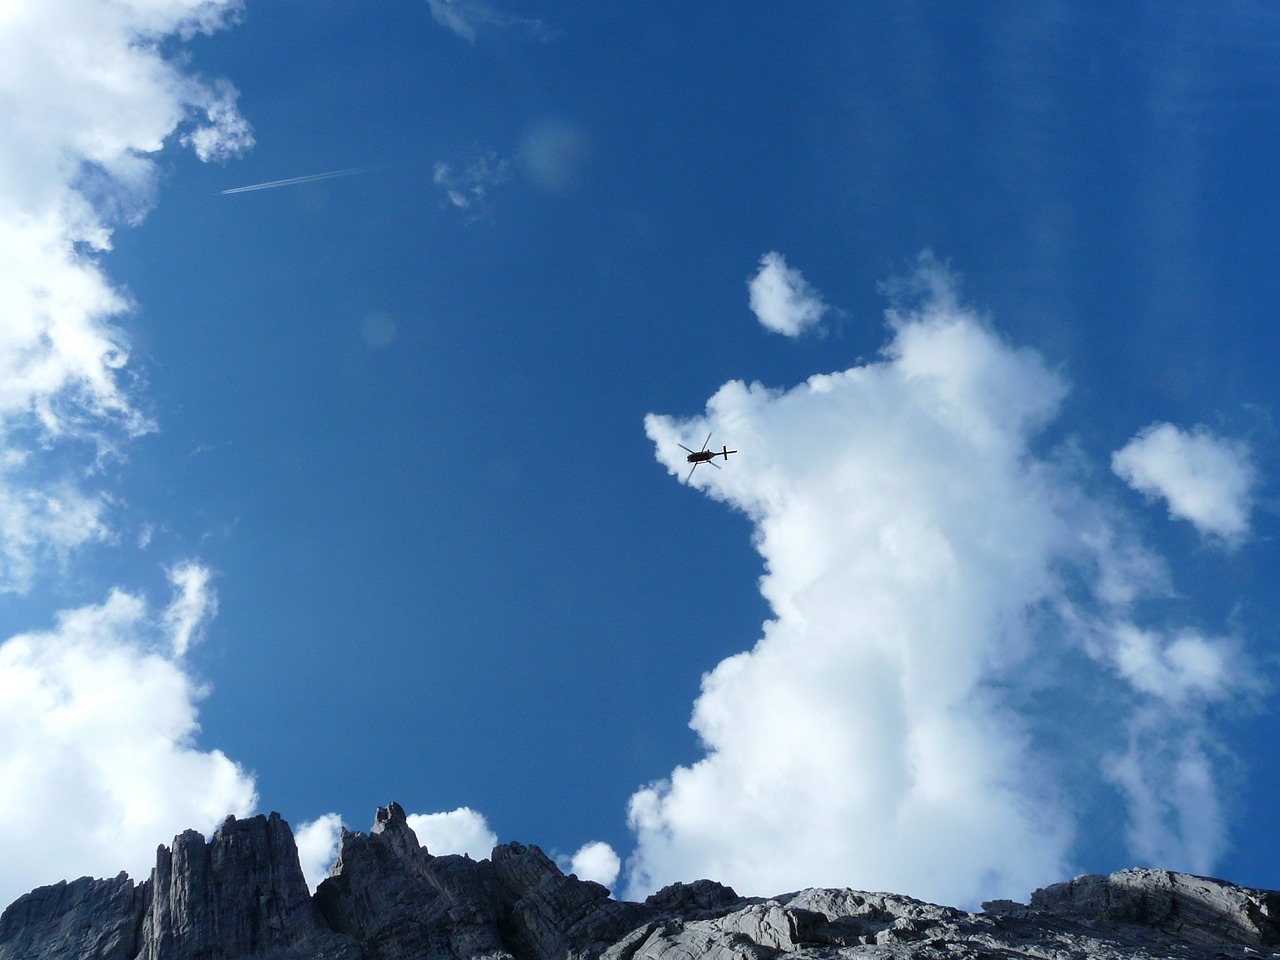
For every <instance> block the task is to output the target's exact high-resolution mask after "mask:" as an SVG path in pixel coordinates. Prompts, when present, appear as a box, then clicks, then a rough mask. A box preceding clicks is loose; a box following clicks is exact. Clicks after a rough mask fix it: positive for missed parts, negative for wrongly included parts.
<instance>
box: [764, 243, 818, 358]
mask: <svg viewBox="0 0 1280 960" xmlns="http://www.w3.org/2000/svg"><path fill="white" fill-rule="evenodd" d="M747 288H748V291H749V295H750V303H751V312H752V313H754V314H755V315H756V319H757V320H759V321H760V324H761V326H763V327H764V328H765V329H766V330H772V331H773V332H774V333H781V334H783V335H784V336H788V337H798V336H800V334H802V333H805V332H806V331H808V330H812V329H814V328H815V327H816V326H817V325H818V322H819V321H820V320H821V319H822V316H823V314H825V313H826V312H827V305H826V304H825V303H823V302H822V294H820V293H818V291H817V290H815V289H813V287H811V286H810V285H809V283H808V281H807V280H805V278H804V277H803V275H801V273H800V271H799V270H796V269H795V268H794V267H788V266H787V261H786V258H785V257H783V256H782V254H780V253H776V252H770V253H766V254H765V255H764V256H762V257H761V258H760V270H759V272H758V273H757V274H756V275H755V276H754V277H752V278H751V281H750V283H748V284H747Z"/></svg>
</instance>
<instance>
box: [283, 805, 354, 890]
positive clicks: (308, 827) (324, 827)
mask: <svg viewBox="0 0 1280 960" xmlns="http://www.w3.org/2000/svg"><path fill="white" fill-rule="evenodd" d="M341 836H342V818H341V817H340V816H338V815H337V814H336V813H325V814H321V815H320V816H318V817H316V819H314V820H311V821H308V822H306V823H303V824H301V825H299V827H298V829H297V830H295V831H294V832H293V839H294V842H295V843H296V844H297V845H298V861H299V862H300V863H301V864H302V875H303V876H304V877H306V878H307V887H308V889H310V890H311V892H312V893H315V892H316V887H318V886H320V881H322V880H324V878H325V877H327V876H328V875H329V868H330V867H332V866H333V861H334V860H336V859H337V858H338V840H339V838H340V837H341Z"/></svg>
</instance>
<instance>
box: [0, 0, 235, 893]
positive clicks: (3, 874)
mask: <svg viewBox="0 0 1280 960" xmlns="http://www.w3.org/2000/svg"><path fill="white" fill-rule="evenodd" d="M239 6H240V5H239V3H238V2H235V0H166V2H164V3H149V4H111V3H101V2H99V0H63V2H60V3H56V4H55V3H17V4H8V5H5V6H4V13H3V15H2V16H0V127H2V128H3V129H4V130H5V136H4V137H3V138H0V262H3V263H4V265H5V268H4V270H3V271H0V316H3V317H4V321H3V323H0V590H3V591H26V590H29V589H30V588H31V586H32V585H33V584H34V583H36V582H37V581H38V580H39V579H40V578H42V577H50V576H53V577H57V576H59V575H60V574H61V573H62V572H64V571H65V570H66V569H67V567H68V565H69V564H73V563H74V562H75V556H76V552H77V549H78V548H80V547H82V546H84V545H85V544H88V543H92V542H102V541H109V540H111V539H112V538H114V537H115V536H116V534H115V532H114V531H113V530H112V526H111V521H112V508H113V501H112V499H111V496H110V494H109V493H108V490H109V489H110V488H111V485H110V484H109V482H108V481H109V477H108V473H109V471H110V470H111V469H113V467H114V466H115V465H116V464H118V463H120V462H122V456H121V455H122V453H123V450H124V448H125V447H126V446H127V444H128V443H129V441H130V440H131V439H133V438H135V437H137V436H138V435H140V434H142V433H145V432H147V431H149V430H153V429H155V426H154V424H153V423H152V422H151V421H150V420H149V419H148V418H147V417H146V416H144V415H143V414H142V413H141V412H140V411H139V409H138V407H139V404H138V403H137V402H136V400H135V397H134V396H133V395H132V394H131V390H130V386H129V384H130V380H129V379H128V378H127V376H126V374H125V371H126V368H127V365H128V362H129V343H128V337H127V336H126V335H125V332H124V330H123V329H122V327H121V325H120V320H121V318H122V317H123V316H124V315H125V314H126V313H127V312H128V310H129V308H130V305H131V304H130V298H129V296H128V295H127V293H125V292H124V291H122V290H120V289H118V288H117V287H116V286H115V285H114V284H113V283H112V282H111V280H110V279H109V278H108V276H107V275H106V273H105V271H104V269H103V266H102V263H101V259H100V258H101V255H102V254H103V253H104V252H105V251H108V250H109V249H110V248H111V240H112V234H113V231H114V230H115V229H116V228H117V227H119V226H120V225H129V224H134V223H137V222H138V221H139V220H140V219H141V218H142V217H143V216H144V215H145V214H146V213H147V211H148V210H149V209H150V207H151V205H152V203H153V202H154V199H155V195H156V189H157V182H158V173H157V166H156V162H155V155H156V154H157V153H158V152H159V151H160V150H161V149H162V147H163V146H164V144H165V143H166V142H168V141H170V140H172V139H173V138H175V137H176V138H177V139H179V140H180V141H181V142H182V143H184V144H185V145H186V146H188V147H189V148H190V149H192V150H194V151H195V153H196V154H197V155H198V156H199V157H200V158H201V159H202V160H222V159H226V158H227V157H230V156H233V155H235V154H236V153H238V152H240V151H242V150H244V149H247V148H248V147H249V146H250V145H251V144H252V133H251V132H250V129H249V126H248V124H247V123H246V122H245V121H244V119H243V118H242V117H241V116H240V115H239V113H238V112H237V110H236V106H235V103H236V92H235V90H234V88H232V87H231V86H230V84H227V83H225V82H220V81H204V80H201V79H198V78H197V77H195V76H194V75H192V74H191V73H190V72H188V68H187V66H186V64H185V61H184V60H183V59H182V58H181V55H178V56H176V57H174V58H173V59H166V58H165V56H164V55H163V51H165V50H166V49H169V48H170V47H171V44H169V43H168V42H167V41H168V38H170V37H172V36H173V35H175V34H176V35H178V36H180V37H186V38H189V37H190V36H191V35H193V34H194V33H197V32H201V31H204V32H208V31H212V30H216V29H218V28H220V27H221V26H223V25H225V24H226V23H227V22H228V20H229V19H230V18H231V17H233V16H234V15H235V14H236V12H237V11H238V10H239ZM169 574H170V582H171V585H172V587H173V589H174V600H173V602H172V603H171V604H170V605H168V606H167V607H165V608H164V610H162V611H159V612H156V611H153V610H152V608H151V607H150V606H149V605H148V603H147V602H146V601H145V600H144V599H143V598H142V597H141V596H139V595H137V594H134V593H131V592H128V591H125V590H116V591H113V592H112V593H111V594H110V596H109V597H108V598H107V599H106V600H105V601H104V602H102V603H101V604H98V605H88V606H82V607H80V608H79V609H74V610H69V611H65V612H63V613H61V614H59V615H58V617H57V621H56V625H55V626H54V627H53V629H51V630H48V631H46V632H28V633H23V634H21V635H18V636H14V637H11V638H9V639H7V640H5V641H3V642H2V643H0V730H3V731H4V732H5V733H4V735H3V736H0V782H3V783H4V784H5V789H4V791H3V796H2V797H0V836H3V837H4V838H5V847H6V850H7V851H8V853H7V855H6V856H5V858H4V862H3V865H2V866H0V900H4V901H7V900H8V899H10V898H12V897H14V896H16V895H18V894H20V893H23V892H25V891H26V890H28V889H30V888H31V887H33V886H35V885H37V884H40V883H50V882H54V881H56V880H58V879H61V878H64V877H67V876H79V875H83V874H86V873H94V874H97V875H111V874H114V873H116V872H117V871H118V870H119V869H120V867H121V866H126V867H127V868H128V869H130V870H131V871H135V875H138V874H141V873H145V871H146V870H147V869H149V867H150V866H151V864H152V861H153V860H154V856H155V847H156V844H157V843H160V842H165V841H168V840H169V839H170V838H171V837H172V836H173V834H174V833H176V832H178V831H180V830H182V829H185V828H187V827H189V826H192V825H197V826H208V827H212V826H213V825H214V823H215V822H216V821H217V819H219V818H220V817H222V816H225V815H226V813H227V812H228V811H232V812H237V813H240V812H248V811H249V810H250V809H252V807H253V804H254V802H255V800H254V788H253V779H252V777H251V776H249V775H248V774H247V773H245V771H243V770H242V769H240V768H239V767H238V766H237V765H236V764H235V763H233V762H232V761H231V760H229V759H228V758H227V757H225V756H224V755H223V754H221V753H220V752H218V751H216V750H213V751H206V750H201V749H199V748H197V747H196V746H195V745H194V738H195V735H196V732H197V730H198V725H197V723H196V708H197V705H198V703H199V701H200V699H201V697H202V696H203V692H204V691H203V688H202V686H201V684H199V683H198V682H196V681H195V680H194V679H193V678H192V676H191V675H190V673H189V672H188V669H187V667H186V664H185V663H184V661H183V659H182V655H183V654H184V652H185V651H186V650H187V649H188V648H189V647H190V646H191V645H192V644H193V643H195V642H197V641H198V640H199V638H200V634H201V631H202V629H203V627H204V625H205V624H206V623H207V622H208V620H209V618H210V617H211V616H212V614H213V611H214V606H215V598H214V594H213V592H212V590H211V588H210V586H209V577H208V571H207V570H205V569H204V568H203V567H202V566H201V565H200V564H198V563H196V562H194V561H192V562H186V563H182V564H179V565H177V566H175V567H173V568H172V569H171V570H170V571H169ZM33 810H39V811H41V814H42V815H43V816H47V817H49V818H51V819H52V820H54V821H56V822H58V823H59V829H58V830H57V831H55V832H53V833H50V832H49V831H43V832H33V831H32V830H30V829H29V827H30V821H31V812H32V811H33Z"/></svg>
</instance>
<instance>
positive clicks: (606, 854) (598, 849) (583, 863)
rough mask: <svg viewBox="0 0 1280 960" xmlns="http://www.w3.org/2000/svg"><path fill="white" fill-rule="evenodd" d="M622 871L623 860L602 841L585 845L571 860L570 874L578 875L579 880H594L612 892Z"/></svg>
mask: <svg viewBox="0 0 1280 960" xmlns="http://www.w3.org/2000/svg"><path fill="white" fill-rule="evenodd" d="M621 869H622V860H621V859H620V858H619V857H618V855H617V853H615V852H614V849H613V847H611V846H609V844H607V843H605V842H603V841H602V840H594V841H592V842H591V843H585V844H583V845H582V847H580V848H579V849H578V852H577V853H575V854H574V855H573V856H572V857H571V858H570V859H569V872H570V873H572V874H576V875H577V877H578V879H579V880H594V881H595V882H596V883H600V884H603V885H604V886H606V887H608V888H609V889H610V890H612V889H613V885H614V884H615V883H617V881H618V872H619V871H620V870H621Z"/></svg>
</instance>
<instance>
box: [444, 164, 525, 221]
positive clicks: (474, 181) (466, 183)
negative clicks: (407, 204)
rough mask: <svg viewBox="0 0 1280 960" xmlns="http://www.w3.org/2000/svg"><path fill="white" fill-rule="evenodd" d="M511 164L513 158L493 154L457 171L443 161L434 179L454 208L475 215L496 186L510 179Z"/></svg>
mask: <svg viewBox="0 0 1280 960" xmlns="http://www.w3.org/2000/svg"><path fill="white" fill-rule="evenodd" d="M512 163H513V162H512V160H511V159H510V158H507V159H503V158H500V157H499V156H498V155H497V154H496V153H494V152H492V151H491V152H489V153H486V154H485V155H484V156H482V157H480V158H479V159H478V160H476V161H475V162H474V163H472V164H470V165H469V166H467V167H466V168H465V169H464V170H455V169H454V168H453V167H452V166H451V165H450V164H448V163H445V162H444V161H441V162H439V163H437V164H436V165H435V170H434V171H433V173H432V177H431V179H432V182H433V183H435V185H436V186H438V187H440V189H442V190H443V191H444V194H445V197H446V198H447V200H448V202H449V203H450V204H451V205H452V206H454V207H457V208H458V209H460V210H469V211H472V212H474V208H475V207H476V206H477V205H478V204H480V203H481V202H482V201H483V200H484V199H485V197H486V196H487V195H488V193H489V191H490V190H491V189H492V188H493V187H496V186H499V185H501V184H504V183H506V182H507V181H508V180H510V179H511V168H512Z"/></svg>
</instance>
